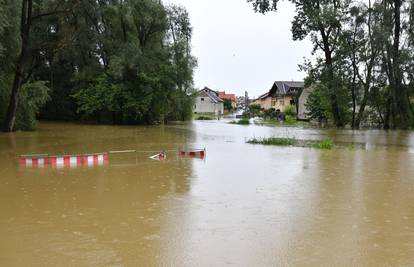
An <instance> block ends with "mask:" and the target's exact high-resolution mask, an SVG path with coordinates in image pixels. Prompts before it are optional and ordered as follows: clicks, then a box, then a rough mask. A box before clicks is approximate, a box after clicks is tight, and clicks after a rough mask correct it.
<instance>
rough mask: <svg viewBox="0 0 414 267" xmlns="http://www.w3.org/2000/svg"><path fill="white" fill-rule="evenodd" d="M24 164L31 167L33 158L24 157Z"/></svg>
mask: <svg viewBox="0 0 414 267" xmlns="http://www.w3.org/2000/svg"><path fill="white" fill-rule="evenodd" d="M26 166H27V167H32V166H33V160H32V159H26Z"/></svg>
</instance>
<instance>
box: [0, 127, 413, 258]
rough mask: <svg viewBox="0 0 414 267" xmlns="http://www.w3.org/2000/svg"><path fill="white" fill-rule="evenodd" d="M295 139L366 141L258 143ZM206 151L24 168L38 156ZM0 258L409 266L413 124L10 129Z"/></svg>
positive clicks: (1, 146) (2, 157) (4, 147)
mask: <svg viewBox="0 0 414 267" xmlns="http://www.w3.org/2000/svg"><path fill="white" fill-rule="evenodd" d="M270 136H289V137H293V136H294V137H297V138H302V139H321V138H325V137H327V136H329V137H331V138H333V139H334V140H335V141H337V142H356V143H359V144H363V147H362V148H358V149H335V150H331V151H323V150H315V149H311V148H295V147H269V146H261V145H249V144H246V143H245V141H246V140H247V139H249V138H252V137H270ZM179 147H189V148H199V147H200V148H203V147H206V149H207V157H206V158H205V159H204V160H200V159H180V158H178V157H177V156H176V154H175V153H172V152H171V153H168V154H167V160H166V161H161V162H159V161H152V160H150V159H148V156H150V154H151V153H140V154H137V155H127V154H126V155H110V156H109V162H108V164H107V165H104V166H96V167H92V168H88V167H80V168H73V169H52V168H50V167H47V168H43V169H33V168H23V167H21V166H20V164H19V161H18V159H17V157H18V156H19V155H21V154H28V153H49V154H63V153H67V154H77V153H85V152H103V151H110V150H124V149H138V150H141V151H152V150H153V151H158V150H162V149H165V150H175V149H177V148H179ZM0 237H1V242H0V265H1V266H413V264H414V134H413V133H410V132H404V131H390V132H386V131H375V130H370V131H349V130H313V129H296V128H280V127H278V128H275V127H266V126H254V125H252V126H238V125H230V124H226V123H224V122H223V121H212V122H192V123H188V124H178V125H169V126H156V127H116V126H86V125H75V124H60V123H40V124H39V126H38V130H37V131H34V132H24V133H22V132H19V133H14V134H0Z"/></svg>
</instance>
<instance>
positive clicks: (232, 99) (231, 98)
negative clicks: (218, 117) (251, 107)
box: [217, 91, 237, 112]
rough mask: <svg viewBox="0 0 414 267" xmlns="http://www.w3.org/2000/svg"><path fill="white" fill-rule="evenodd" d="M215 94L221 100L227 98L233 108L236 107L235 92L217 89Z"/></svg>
mask: <svg viewBox="0 0 414 267" xmlns="http://www.w3.org/2000/svg"><path fill="white" fill-rule="evenodd" d="M217 94H218V97H220V98H221V100H223V101H224V100H229V101H230V102H231V106H232V107H233V109H236V108H237V97H236V95H235V94H226V91H223V92H220V91H218V92H217ZM224 112H226V110H224ZM227 112H228V110H227Z"/></svg>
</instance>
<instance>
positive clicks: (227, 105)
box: [223, 99, 233, 112]
mask: <svg viewBox="0 0 414 267" xmlns="http://www.w3.org/2000/svg"><path fill="white" fill-rule="evenodd" d="M223 104H224V109H226V110H228V111H229V112H231V111H233V105H232V103H231V100H229V99H224V100H223Z"/></svg>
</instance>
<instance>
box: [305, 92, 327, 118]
mask: <svg viewBox="0 0 414 267" xmlns="http://www.w3.org/2000/svg"><path fill="white" fill-rule="evenodd" d="M325 91H326V88H325V87H323V86H322V85H321V84H319V86H317V87H316V88H315V90H313V91H312V92H311V93H310V94H309V97H308V99H307V101H306V103H305V106H306V108H307V110H308V113H307V116H308V117H309V118H310V119H316V120H318V121H319V122H320V123H321V122H326V121H328V118H329V117H330V109H329V97H328V95H327V94H326V93H325Z"/></svg>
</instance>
